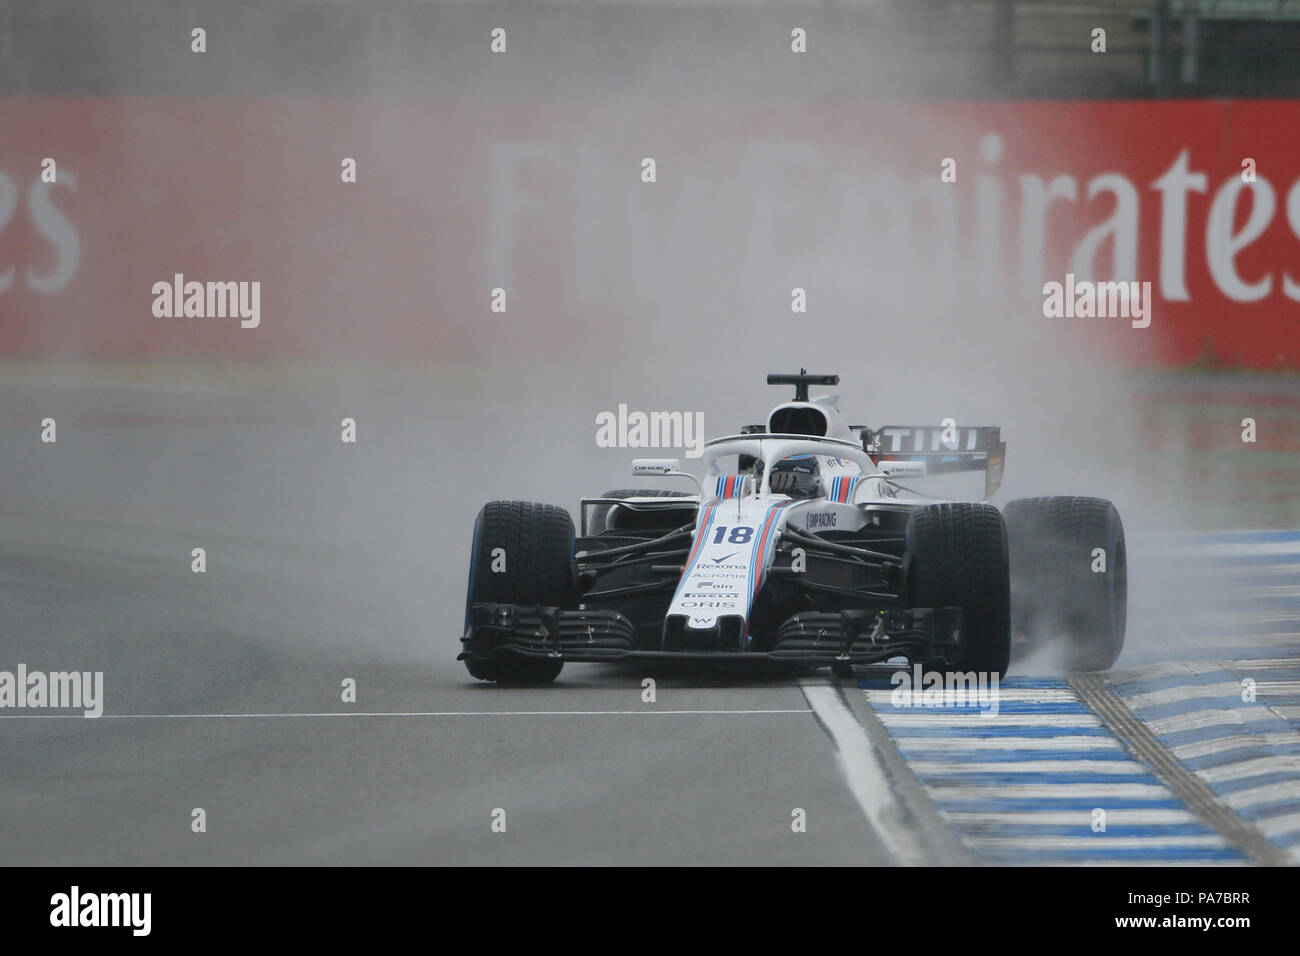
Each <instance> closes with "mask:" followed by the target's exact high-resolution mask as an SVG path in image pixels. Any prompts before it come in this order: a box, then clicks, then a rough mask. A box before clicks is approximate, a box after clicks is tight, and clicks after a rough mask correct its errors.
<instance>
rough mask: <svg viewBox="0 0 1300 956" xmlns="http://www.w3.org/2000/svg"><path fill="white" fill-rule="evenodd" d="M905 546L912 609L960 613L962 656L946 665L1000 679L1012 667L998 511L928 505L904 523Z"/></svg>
mask: <svg viewBox="0 0 1300 956" xmlns="http://www.w3.org/2000/svg"><path fill="white" fill-rule="evenodd" d="M906 543H907V552H908V554H909V556H910V560H909V566H908V571H907V593H908V600H909V603H910V605H911V606H912V607H960V608H961V611H962V625H961V636H962V640H961V650H960V651H959V653H958V654H957V657H958V659H957V660H955V661H949V664H951V665H952V666H953V667H954V668H955V669H958V670H964V671H976V672H979V673H983V674H997V675H998V677H999V678H1001V677H1002V675H1003V674H1005V673H1006V671H1007V666H1008V665H1009V664H1010V662H1011V587H1010V577H1011V576H1010V567H1009V563H1008V555H1007V533H1006V527H1005V525H1004V524H1003V522H1002V515H1001V514H999V513H998V509H997V508H995V507H993V506H992V505H986V504H975V503H960V504H957V503H953V504H949V503H945V504H936V505H926V506H924V507H922V508H918V509H917V510H916V511H914V512H912V516H911V517H910V518H909V519H908V522H907V531H906Z"/></svg>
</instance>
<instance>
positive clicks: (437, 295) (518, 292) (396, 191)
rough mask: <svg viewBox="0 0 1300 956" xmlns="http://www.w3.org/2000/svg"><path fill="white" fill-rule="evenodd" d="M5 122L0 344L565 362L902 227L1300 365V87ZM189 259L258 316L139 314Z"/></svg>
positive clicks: (1023, 299) (970, 258)
mask: <svg viewBox="0 0 1300 956" xmlns="http://www.w3.org/2000/svg"><path fill="white" fill-rule="evenodd" d="M0 129H3V130H4V135H3V138H2V139H0V355H6V356H52V355H73V356H104V357H137V356H150V355H216V356H246V357H253V356H287V357H313V356H321V357H365V358H404V357H405V358H420V359H423V358H437V357H439V356H442V357H447V356H453V357H455V356H466V357H486V356H493V355H501V354H502V353H503V352H518V353H520V354H528V353H529V352H533V351H544V352H552V353H554V352H558V351H561V350H563V349H567V348H569V347H571V346H573V345H574V344H576V343H586V344H587V347H591V343H592V342H593V341H596V340H597V336H598V335H602V336H608V335H609V334H611V331H612V333H613V334H615V335H616V334H617V327H618V322H619V320H620V319H628V320H631V318H632V317H636V318H638V319H640V320H644V319H645V317H646V316H647V315H654V314H656V313H657V312H659V311H662V312H663V313H664V314H665V315H667V314H670V313H672V312H673V311H674V310H680V309H681V308H682V303H683V302H687V301H690V302H695V301H697V300H698V299H699V297H701V296H704V297H706V298H707V297H708V296H709V295H710V294H713V297H714V299H715V300H716V299H717V298H718V297H717V295H716V289H718V288H724V289H741V290H745V292H744V294H741V295H738V297H737V298H736V299H735V300H733V304H734V303H743V304H745V305H748V304H750V303H751V301H752V298H746V296H751V297H753V298H757V299H760V300H761V299H762V298H763V297H764V296H766V295H768V294H769V293H770V294H771V295H772V296H774V297H775V299H776V301H777V302H778V304H779V302H780V301H785V302H788V296H789V288H790V286H789V285H785V286H784V287H782V285H781V283H783V282H785V281H787V279H788V278H789V277H788V276H786V275H785V271H784V270H785V267H786V265H788V264H791V263H798V264H800V266H801V267H806V266H807V264H808V263H831V264H832V265H831V266H830V267H829V268H832V269H834V268H839V267H840V266H839V265H838V264H840V263H843V262H846V261H847V262H855V261H856V262H860V263H869V262H871V261H873V260H874V259H876V258H879V256H880V255H881V254H882V253H881V250H884V252H885V253H892V252H893V251H896V250H900V249H901V250H904V251H905V252H906V254H907V256H908V257H909V260H910V261H914V262H921V263H923V264H925V265H924V268H928V269H930V270H931V272H932V275H933V277H934V281H936V282H940V281H944V280H945V279H951V278H952V277H953V276H954V275H956V276H959V277H960V280H959V281H961V282H964V283H969V284H970V286H971V288H972V289H977V290H979V291H980V294H983V295H990V296H993V297H1003V298H1005V299H1006V301H1007V303H1008V305H1007V309H1008V312H1009V314H1010V313H1013V314H1014V315H1015V317H1016V319H1017V320H1020V321H1034V320H1035V316H1034V312H1035V309H1037V308H1039V307H1040V306H1041V301H1042V295H1041V285H1042V283H1043V282H1044V281H1046V280H1050V279H1055V280H1058V281H1060V280H1062V279H1063V278H1064V274H1065V273H1066V272H1068V271H1076V272H1079V273H1080V275H1083V274H1085V273H1086V272H1087V270H1088V269H1091V270H1092V274H1093V276H1094V277H1095V278H1098V279H1108V278H1111V277H1112V274H1114V277H1115V278H1126V279H1134V278H1135V279H1138V280H1148V281H1150V282H1151V283H1152V287H1153V292H1154V294H1155V302H1154V307H1153V308H1154V311H1153V323H1152V326H1151V328H1149V329H1146V330H1142V331H1140V332H1139V331H1133V332H1131V333H1129V334H1126V335H1124V336H1123V338H1121V339H1117V341H1120V342H1121V343H1122V348H1123V349H1124V351H1125V352H1126V353H1127V354H1128V355H1129V356H1131V358H1132V359H1133V360H1134V361H1138V362H1185V361H1190V360H1192V359H1195V358H1197V357H1198V356H1200V355H1202V354H1203V353H1204V352H1206V351H1207V350H1208V351H1210V352H1212V353H1214V354H1215V355H1217V356H1218V357H1219V358H1221V359H1222V360H1224V361H1226V362H1228V363H1231V364H1241V365H1247V366H1254V367H1262V368H1263V367H1277V366H1290V367H1300V149H1298V148H1297V146H1300V102H1276V101H1274V102H1267V101H1261V102H1217V101H1216V102H1210V101H1194V102H1120V103H1009V104H941V105H929V106H918V105H878V104H862V103H840V104H827V105H817V106H813V107H810V106H808V105H805V104H790V105H787V106H772V105H766V106H756V105H725V106H724V105H714V106H692V107H687V108H682V109H666V108H654V109H651V108H648V107H647V108H642V109H637V108H630V107H627V106H613V105H608V104H596V105H580V104H564V105H546V104H520V103H494V102H483V103H469V102H456V103H449V102H438V101H429V102H385V103H374V102H366V101H355V100H333V99H312V98H293V99H258V100H251V99H248V100H244V99H228V98H185V99H181V98H81V99H78V98H13V97H11V98H0ZM646 156H653V157H655V159H656V162H657V164H658V169H657V179H658V181H657V182H656V183H655V184H653V185H649V186H648V185H646V184H644V183H642V182H641V178H640V173H641V160H642V158H643V157H646ZM45 157H51V158H53V159H55V161H56V163H57V167H56V170H57V180H56V182H54V183H52V184H50V183H43V182H41V163H42V160H43V159H44V158H45ZM344 157H353V158H355V159H356V160H357V163H358V181H357V182H356V183H351V184H348V183H343V182H342V181H341V178H340V162H341V160H342V159H343V158H344ZM945 157H952V158H954V159H955V160H956V161H957V170H958V176H957V181H956V182H955V183H946V184H945V183H940V181H939V170H940V162H941V160H942V159H943V158H945ZM1247 157H1249V158H1251V159H1253V160H1254V162H1255V168H1256V170H1257V175H1258V181H1257V182H1256V183H1254V184H1247V183H1244V182H1242V177H1241V172H1242V161H1243V159H1245V158H1247ZM936 188H941V189H945V190H948V192H946V193H943V194H941V195H940V194H936V193H935V192H934V191H933V190H935V189H936ZM1090 235H1091V238H1089V236H1090ZM945 250H947V252H949V253H951V258H947V259H946V258H945V257H944V256H945ZM1040 254H1041V261H1040ZM855 257H856V258H855ZM1080 265H1082V266H1083V271H1080V269H1079V268H1078V267H1079V266H1080ZM797 271H798V270H792V274H793V273H794V272H797ZM805 271H806V270H805ZM862 272H863V275H865V276H870V280H871V281H874V282H879V281H887V275H886V276H885V278H884V279H883V280H882V278H881V276H880V275H872V273H871V269H870V268H867V267H862ZM176 273H182V274H184V275H185V277H186V279H187V280H197V281H203V282H206V281H241V280H242V281H254V280H256V281H259V282H260V283H261V324H260V326H259V327H258V328H256V329H241V328H240V327H239V322H238V320H237V319H222V318H160V317H156V316H155V315H154V314H153V308H152V306H153V302H154V294H153V292H152V288H153V285H154V284H155V283H157V282H160V281H161V282H171V281H172V277H173V276H174V275H175V274H176ZM794 278H795V279H796V280H797V279H798V278H799V277H798V276H797V275H795V276H794ZM864 281H865V280H864ZM911 281H915V279H914V278H913V279H912V280H911ZM765 283H770V286H771V288H770V289H769V288H768V287H767V285H765ZM794 284H801V285H807V284H808V282H807V281H795V282H794ZM851 284H852V283H850V286H851ZM498 286H499V287H504V288H506V290H507V295H508V312H507V314H506V315H505V316H500V315H494V314H493V313H492V312H491V311H490V309H489V300H490V290H491V289H492V288H494V287H498ZM710 290H715V291H714V293H711V291H710ZM850 292H851V289H850ZM846 301H851V295H850V296H849V298H848V299H847V300H846ZM718 307H719V308H725V307H726V306H725V304H719V305H718ZM786 308H787V309H788V306H787V307H786ZM1036 320H1037V321H1053V320H1047V319H1043V318H1042V317H1041V312H1039V313H1038V315H1037V319H1036ZM1106 321H1115V320H1106ZM1123 324H1124V323H1122V322H1120V323H1118V325H1116V327H1115V329H1116V331H1115V334H1117V335H1118V331H1117V330H1118V328H1119V327H1120V326H1122V325H1123Z"/></svg>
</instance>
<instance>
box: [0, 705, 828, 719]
mask: <svg viewBox="0 0 1300 956" xmlns="http://www.w3.org/2000/svg"><path fill="white" fill-rule="evenodd" d="M811 713H812V710H811V709H809V708H791V709H784V710H650V709H646V710H423V711H420V710H412V711H337V712H332V713H315V714H311V713H307V714H271V713H267V714H102V715H100V716H99V717H90V718H87V717H85V716H84V715H82V714H0V720H232V719H240V718H272V717H299V718H311V717H615V716H618V717H683V716H685V717H754V716H767V715H771V714H805V715H806V714H811Z"/></svg>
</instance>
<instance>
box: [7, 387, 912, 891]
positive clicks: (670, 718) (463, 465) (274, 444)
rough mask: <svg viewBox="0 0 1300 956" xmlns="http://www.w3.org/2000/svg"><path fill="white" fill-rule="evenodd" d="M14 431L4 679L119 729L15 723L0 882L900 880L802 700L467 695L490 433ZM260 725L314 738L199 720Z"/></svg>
mask: <svg viewBox="0 0 1300 956" xmlns="http://www.w3.org/2000/svg"><path fill="white" fill-rule="evenodd" d="M2 402H3V409H4V413H3V424H2V426H0V427H2V429H3V431H2V439H0V440H2V445H0V447H3V450H4V460H5V466H4V468H3V469H0V475H2V477H0V482H2V483H3V484H2V485H0V524H2V526H3V534H0V651H2V653H0V659H2V660H3V661H4V662H6V663H0V668H4V669H8V670H11V671H12V670H13V669H14V668H15V667H16V665H17V664H18V663H19V662H22V663H25V664H27V666H28V667H29V668H32V669H44V670H64V669H76V670H82V671H103V672H104V683H105V690H104V696H105V707H104V711H105V716H104V717H103V718H101V719H99V720H88V719H84V718H82V717H79V716H62V715H60V716H52V714H53V712H49V711H46V712H35V711H32V712H30V713H31V714H32V716H14V713H15V712H13V711H7V712H5V714H6V716H5V717H4V718H3V719H0V766H2V767H3V768H4V771H3V773H0V807H3V810H4V812H3V813H0V857H2V860H0V862H4V863H6V864H78V865H81V864H155V863H159V864H214V863H215V864H279V863H285V864H323V863H328V864H348V863H358V864H362V863H410V864H439V863H470V864H498V863H535V864H547V863H714V862H737V863H760V862H774V861H787V862H792V863H886V862H890V859H891V856H890V853H889V851H888V849H887V848H886V847H885V846H883V845H882V843H881V841H880V839H879V838H878V837H877V836H876V835H875V834H874V833H873V831H872V830H871V828H870V827H868V826H866V825H865V824H864V818H863V812H862V810H861V808H860V806H859V805H858V804H857V803H856V802H855V799H854V797H853V795H852V794H851V793H850V791H849V790H848V789H847V788H846V786H845V784H844V781H843V777H842V776H841V772H840V768H839V765H838V764H837V761H836V756H835V746H834V744H833V742H832V739H831V737H830V736H829V735H828V732H827V730H826V729H825V728H824V727H823V726H822V725H821V724H819V722H818V720H817V719H816V718H815V717H814V715H813V714H812V713H811V712H810V708H809V704H808V700H807V698H806V697H805V695H804V693H803V691H802V690H801V689H800V687H799V686H798V684H797V683H795V682H793V681H789V680H775V681H768V680H755V679H752V678H750V679H743V680H728V679H725V678H716V677H715V678H705V679H700V678H698V677H690V676H683V677H674V676H672V675H668V676H665V677H661V678H660V679H659V681H658V688H657V701H656V702H655V703H653V704H648V703H644V702H643V701H642V685H641V681H642V678H643V675H642V674H640V673H639V672H625V671H620V670H618V669H614V668H603V667H576V666H573V667H570V668H569V670H568V671H566V673H565V674H564V675H563V680H562V682H561V683H560V684H558V685H556V686H554V687H551V688H545V689H505V688H497V687H493V686H489V685H484V684H479V683H477V682H474V681H471V680H470V679H469V678H468V675H467V674H466V673H465V670H464V667H463V665H462V664H460V663H458V662H457V661H455V660H454V656H455V653H456V650H457V641H456V637H457V635H458V628H459V615H460V614H461V610H462V604H463V600H464V597H463V593H464V592H463V589H464V576H465V568H464V562H465V561H466V558H467V555H468V545H469V531H470V525H471V523H472V521H473V514H474V512H475V511H476V510H477V508H478V504H479V503H480V502H481V501H482V500H483V498H484V497H485V496H491V495H492V494H493V491H492V489H491V488H490V485H491V481H484V480H479V479H476V477H475V475H476V469H478V468H480V467H482V466H483V462H482V461H479V460H476V459H477V458H480V457H481V456H479V455H478V454H477V453H476V452H474V451H473V449H474V448H475V447H476V444H477V443H476V442H475V441H474V435H475V432H476V428H475V423H473V422H467V423H464V424H463V425H462V426H456V425H452V424H449V423H448V420H447V418H446V417H444V416H443V415H442V413H441V412H439V411H438V410H433V411H430V410H428V409H427V408H426V407H424V406H423V405H421V404H420V403H413V404H410V405H403V404H402V403H401V402H398V403H396V404H391V403H382V402H369V403H366V402H363V401H360V400H353V401H350V402H347V403H345V404H346V405H347V407H346V408H341V409H337V410H336V409H335V407H334V406H333V404H331V403H330V402H329V401H325V402H322V401H320V400H319V399H313V400H303V401H301V402H299V401H294V400H284V399H281V398H267V397H266V396H258V395H252V396H250V395H245V394H238V393H233V392H221V391H207V390H166V391H165V392H163V391H160V390H156V389H139V388H128V387H105V388H93V389H82V388H78V389H65V388H56V387H45V386H29V385H23V386H11V387H6V388H4V389H3V397H2ZM381 405H382V407H381ZM345 415H351V416H353V417H355V418H357V419H358V422H359V441H358V443H357V445H356V446H344V445H343V444H342V443H341V442H340V438H339V433H340V428H339V420H340V419H341V418H342V417H343V416H345ZM47 416H48V417H53V418H54V419H55V421H56V423H57V425H56V427H57V429H58V431H57V439H58V440H57V442H56V443H55V444H53V445H43V444H41V443H40V441H39V428H40V426H39V423H40V421H41V419H43V418H45V417H47ZM458 428H460V429H461V431H460V433H458ZM582 437H586V436H582ZM435 440H437V441H438V442H439V445H438V447H440V448H449V449H454V450H456V451H455V453H454V454H451V455H449V456H448V460H444V461H443V462H442V466H443V467H439V463H438V461H437V457H436V456H433V455H431V454H429V453H427V452H424V451H420V450H419V449H421V448H432V447H433V442H434V441H435ZM579 440H581V438H580V439H579ZM422 443H423V444H422ZM367 446H369V447H367ZM413 448H414V449H416V451H415V452H412V451H411V449H413ZM358 451H360V452H362V454H354V455H350V456H349V455H348V453H349V452H358ZM523 451H527V449H523ZM539 453H540V449H539ZM500 493H502V494H505V493H508V492H507V491H506V489H505V488H504V487H503V488H502V490H501V492H500ZM444 495H445V496H449V497H450V498H451V499H452V500H453V501H454V502H455V504H454V506H453V507H451V508H450V509H448V510H449V512H450V517H447V518H444V519H443V520H442V521H441V522H439V521H438V520H437V518H438V515H439V514H441V510H442V509H441V508H439V507H438V506H437V505H436V504H435V502H434V499H435V497H440V496H444ZM411 502H416V504H415V505H414V506H412V505H411ZM195 547H204V548H206V550H207V561H208V565H207V571H206V572H205V573H203V574H195V573H193V572H192V570H191V550H192V549H193V548H195ZM345 678H353V679H355V681H356V683H357V702H356V704H345V703H343V701H342V700H341V696H342V691H341V683H342V681H343V680H344V679H345ZM530 711H548V712H552V713H550V714H548V715H530V714H528V713H521V712H530ZM590 711H605V712H607V713H604V714H585V713H584V714H574V713H572V712H590ZM676 711H687V712H691V713H681V714H675V713H672V712H676ZM63 713H65V712H60V714H63ZM38 714H39V715H38ZM250 714H257V715H303V716H185V715H250ZM362 714H412V715H418V716H362ZM435 714H436V715H435ZM126 715H131V716H126ZM200 807H201V808H203V810H204V811H205V812H206V818H207V832H206V833H203V834H196V833H193V832H192V831H191V814H192V811H193V809H194V808H200ZM497 808H501V809H504V810H505V812H506V831H505V833H496V832H493V830H492V826H491V825H492V821H493V811H494V810H496V809H497ZM795 808H802V809H803V810H804V811H806V814H807V819H808V825H807V832H806V833H800V834H795V833H794V832H793V831H792V827H791V822H792V812H793V811H794V809H795Z"/></svg>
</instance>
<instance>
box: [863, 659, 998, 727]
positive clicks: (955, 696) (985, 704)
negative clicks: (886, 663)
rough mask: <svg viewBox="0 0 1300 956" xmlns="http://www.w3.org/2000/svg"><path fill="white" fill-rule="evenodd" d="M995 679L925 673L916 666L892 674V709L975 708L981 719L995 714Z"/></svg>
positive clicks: (987, 675) (968, 674)
mask: <svg viewBox="0 0 1300 956" xmlns="http://www.w3.org/2000/svg"><path fill="white" fill-rule="evenodd" d="M998 680H999V679H998V675H997V674H990V673H985V672H983V671H949V672H947V673H941V672H939V671H927V670H924V669H922V667H921V665H920V664H915V665H913V667H912V670H911V671H895V672H894V673H893V674H892V675H890V678H889V682H890V683H891V684H893V685H894V689H893V690H892V691H891V692H890V694H889V703H890V706H892V707H899V708H905V707H934V708H943V707H975V708H978V709H979V711H980V716H982V717H994V716H996V715H997V713H998V687H999V683H998Z"/></svg>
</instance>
